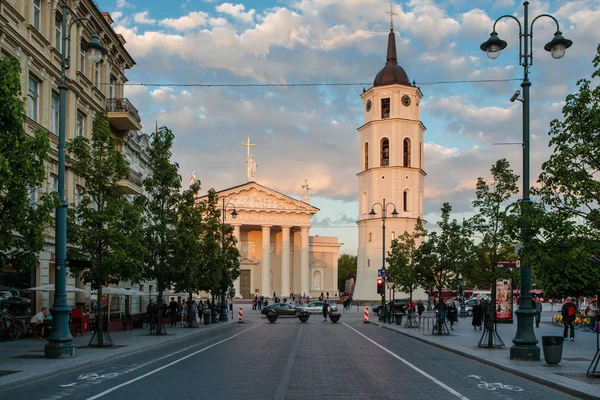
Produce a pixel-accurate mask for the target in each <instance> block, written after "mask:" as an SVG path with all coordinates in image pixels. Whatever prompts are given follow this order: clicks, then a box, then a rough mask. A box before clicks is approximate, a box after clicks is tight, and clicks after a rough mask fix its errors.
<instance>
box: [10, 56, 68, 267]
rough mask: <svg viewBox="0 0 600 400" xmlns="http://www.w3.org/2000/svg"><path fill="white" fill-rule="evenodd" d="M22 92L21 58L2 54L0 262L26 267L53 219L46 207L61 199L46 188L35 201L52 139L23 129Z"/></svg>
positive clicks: (32, 261)
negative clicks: (43, 193)
mask: <svg viewBox="0 0 600 400" xmlns="http://www.w3.org/2000/svg"><path fill="white" fill-rule="evenodd" d="M21 95H22V93H21V83H20V66H19V61H18V60H17V59H16V58H14V57H1V58H0V104H2V107H0V267H1V266H2V265H4V264H6V263H11V264H13V265H14V266H16V268H17V270H19V271H22V272H24V271H26V270H28V269H29V268H31V267H32V266H34V265H36V264H37V262H38V255H39V253H40V251H41V250H42V248H43V247H44V229H45V228H47V227H48V226H49V225H50V224H51V223H52V218H51V216H50V212H51V211H52V210H53V209H55V208H56V207H58V205H59V199H58V196H57V194H56V193H50V194H45V195H43V196H42V197H41V198H40V199H39V201H37V192H38V188H39V187H40V186H41V184H42V182H44V181H45V178H46V171H45V168H44V163H45V162H47V161H49V157H48V152H49V151H50V141H49V140H48V135H47V133H46V131H44V130H43V129H38V130H37V131H36V132H35V134H34V135H33V136H29V135H28V134H27V133H26V132H25V129H24V127H23V120H24V118H25V107H24V102H23V101H22V100H21ZM30 196H31V197H30ZM32 200H36V201H32Z"/></svg>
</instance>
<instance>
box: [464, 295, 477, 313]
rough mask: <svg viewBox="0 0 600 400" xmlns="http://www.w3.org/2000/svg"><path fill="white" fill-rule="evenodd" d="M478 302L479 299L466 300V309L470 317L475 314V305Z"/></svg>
mask: <svg viewBox="0 0 600 400" xmlns="http://www.w3.org/2000/svg"><path fill="white" fill-rule="evenodd" d="M476 303H477V299H469V300H468V301H465V310H466V311H467V315H468V316H469V317H472V316H473V306H474V305H475V304H476Z"/></svg>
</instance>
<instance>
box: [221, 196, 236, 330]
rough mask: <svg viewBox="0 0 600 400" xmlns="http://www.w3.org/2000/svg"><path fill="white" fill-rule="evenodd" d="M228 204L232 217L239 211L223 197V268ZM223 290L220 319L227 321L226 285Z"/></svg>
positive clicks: (234, 217)
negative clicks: (231, 209)
mask: <svg viewBox="0 0 600 400" xmlns="http://www.w3.org/2000/svg"><path fill="white" fill-rule="evenodd" d="M227 206H231V207H233V211H232V212H231V218H233V219H236V218H237V216H238V213H237V211H236V210H235V206H234V205H233V204H232V203H227V204H225V199H224V198H223V214H222V215H223V223H222V225H221V241H222V246H223V247H222V249H223V268H225V218H226V217H227V214H226V213H225V211H226V210H225V209H226V207H227ZM222 290H223V291H222V292H221V315H219V321H227V303H226V301H225V290H226V286H225V285H223V287H222Z"/></svg>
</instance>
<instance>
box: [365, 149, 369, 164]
mask: <svg viewBox="0 0 600 400" xmlns="http://www.w3.org/2000/svg"><path fill="white" fill-rule="evenodd" d="M368 169H369V142H367V143H365V171H366V170H368Z"/></svg>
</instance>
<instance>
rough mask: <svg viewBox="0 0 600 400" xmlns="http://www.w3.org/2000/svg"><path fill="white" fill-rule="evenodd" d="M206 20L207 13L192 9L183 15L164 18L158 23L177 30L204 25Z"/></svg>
mask: <svg viewBox="0 0 600 400" xmlns="http://www.w3.org/2000/svg"><path fill="white" fill-rule="evenodd" d="M207 20H208V14H207V13H205V12H204V11H193V12H190V13H189V14H188V15H185V16H183V17H179V18H165V19H163V20H161V21H160V24H161V25H164V26H168V27H169V28H174V29H177V30H179V31H185V30H189V29H194V28H197V27H199V26H205V25H206V22H207Z"/></svg>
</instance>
